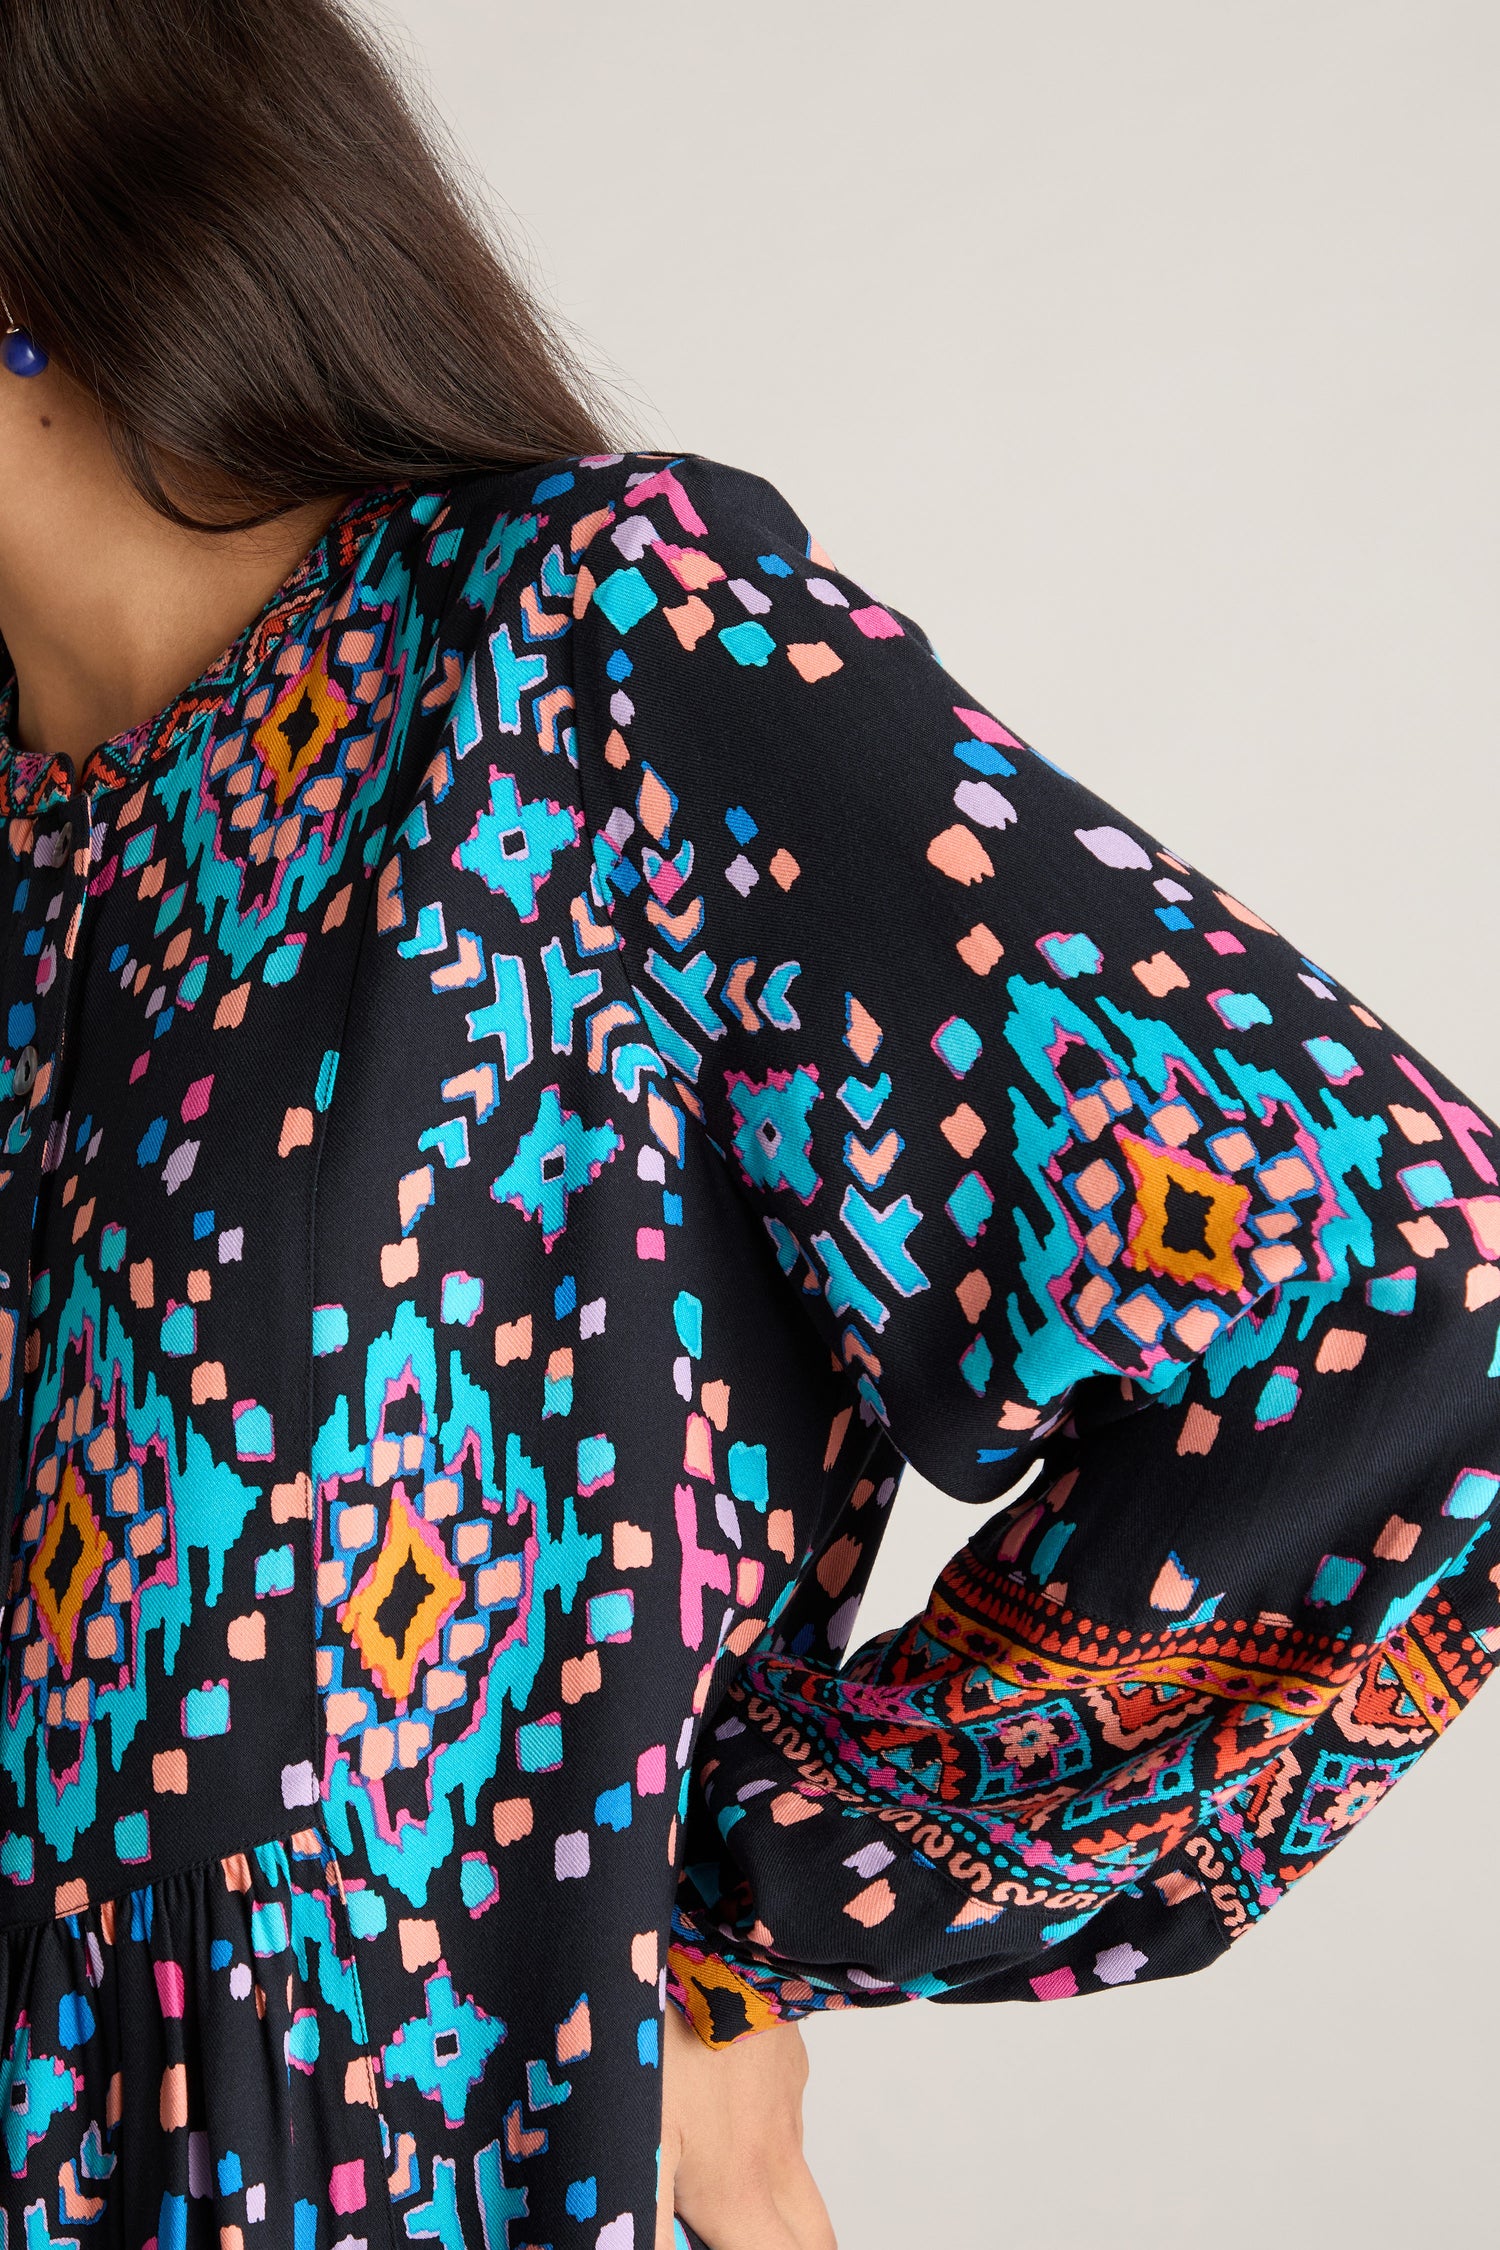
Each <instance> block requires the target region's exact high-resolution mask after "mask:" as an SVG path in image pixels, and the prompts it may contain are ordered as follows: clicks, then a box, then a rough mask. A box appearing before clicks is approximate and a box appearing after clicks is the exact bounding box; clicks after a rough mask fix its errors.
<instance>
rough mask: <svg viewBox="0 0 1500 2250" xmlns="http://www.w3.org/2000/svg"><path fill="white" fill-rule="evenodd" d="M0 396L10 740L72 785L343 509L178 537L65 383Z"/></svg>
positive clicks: (0, 580)
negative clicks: (70, 775) (70, 773)
mask: <svg viewBox="0 0 1500 2250" xmlns="http://www.w3.org/2000/svg"><path fill="white" fill-rule="evenodd" d="M10 383H11V393H10V396H9V397H8V398H7V400H6V417H5V418H6V427H5V431H4V438H5V444H4V454H5V466H6V469H7V472H8V473H7V475H6V477H5V479H4V490H3V494H0V637H3V639H4V642H5V645H6V648H7V649H8V651H9V654H10V659H11V663H12V664H13V666H14V668H15V675H16V687H17V706H16V731H17V734H18V737H19V740H20V741H21V743H22V744H23V745H24V747H25V748H26V749H28V750H34V751H39V752H41V753H42V754H44V755H45V756H48V757H62V758H67V759H68V760H70V761H71V763H72V764H73V766H74V767H75V769H78V770H81V769H82V766H83V764H84V762H85V760H86V759H87V758H88V756H89V753H90V752H91V751H92V750H94V749H96V748H97V747H98V746H99V745H100V744H101V743H104V742H108V741H109V740H111V739H112V737H114V736H115V735H118V734H123V733H125V732H127V731H129V730H130V729H131V728H133V727H137V726H139V725H141V724H142V723H143V722H144V721H145V720H147V719H150V718H152V717H154V715H155V714H156V713H157V712H158V711H160V710H161V709H163V707H164V706H165V705H166V704H168V703H170V702H171V700H172V699H173V697H174V696H176V695H178V694H180V693H181V691H182V690H183V689H184V688H185V687H188V686H189V685H191V683H192V681H193V680H195V679H196V678H197V677H198V675H199V674H200V673H201V672H202V671H204V670H205V669H206V668H207V667H208V666H209V665H210V664H212V663H213V661H214V659H215V658H216V657H218V656H220V655H221V654H222V653H223V651H224V650H225V649H226V648H228V647H229V646H230V644H231V643H232V642H233V641H234V640H236V639H237V638H238V636H239V635H240V634H241V633H242V632H243V631H244V629H245V627H246V626H247V625H248V624H249V623H250V622H251V620H252V619H253V618H254V617H255V616H256V615H257V614H258V612H259V611H260V610H261V609H262V608H263V607H264V605H265V604H266V602H267V601H268V600H269V599H270V597H271V596H272V595H273V594H274V593H275V591H276V589H277V587H278V586H280V585H281V584H282V583H283V581H284V580H285V579H286V578H287V577H289V576H290V574H291V572H292V571H293V570H294V569H295V567H296V565H297V563H298V562H299V561H300V560H301V558H302V557H303V555H305V554H306V553H307V551H308V549H309V548H310V547H312V546H314V545H315V544H316V542H317V540H318V539H319V538H320V537H321V536H322V534H323V532H324V531H325V530H326V528H327V526H328V524H329V523H330V522H331V521H332V519H333V517H334V515H335V514H336V513H337V512H338V509H339V506H340V505H341V503H340V502H339V501H338V500H334V499H329V500H322V501H318V502H315V503H313V504H311V505H310V506H308V507H305V508H300V509H298V510H296V511H295V513H293V514H291V515H287V516H283V517H280V518H278V520H277V521H276V522H275V523H273V524H268V525H265V526H263V527H261V528H260V529H258V530H256V531H248V532H229V533H224V534H214V533H208V532H193V531H184V530H183V529H181V528H180V527H179V526H178V525H176V524H173V523H169V522H168V521H167V519H166V518H165V517H164V516H160V515H158V514H156V512H155V511H154V510H153V509H152V508H150V507H148V506H147V504H146V503H145V501H143V500H142V499H141V498H140V496H139V494H138V493H137V492H136V491H135V490H134V488H133V487H132V486H131V484H130V483H129V481H128V479H127V478H126V477H125V476H124V475H123V474H122V472H121V470H120V468H119V466H118V464H117V462H116V460H115V458H114V454H113V452H112V450H111V448H110V446H109V443H108V439H107V436H106V434H105V432H104V430H103V428H102V426H101V425H100V424H99V422H98V419H97V416H96V415H95V414H94V412H93V410H92V409H91V408H90V407H89V406H87V404H86V403H85V402H84V400H83V395H82V393H81V392H78V391H77V390H76V389H75V388H74V387H73V386H71V385H69V384H67V382H66V379H65V378H63V377H60V376H57V375H55V374H54V373H53V372H52V371H50V370H49V372H48V373H47V374H46V375H43V376H40V377H37V378H35V379H33V380H32V381H30V382H26V383H17V381H16V379H15V378H11V379H10ZM17 393H19V394H21V395H20V398H19V399H18V397H17ZM23 411H24V413H25V423H24V424H22V423H21V422H20V420H19V417H20V415H21V414H22V412H23ZM188 504H191V503H188Z"/></svg>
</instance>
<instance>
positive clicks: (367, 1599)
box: [340, 1486, 464, 1703]
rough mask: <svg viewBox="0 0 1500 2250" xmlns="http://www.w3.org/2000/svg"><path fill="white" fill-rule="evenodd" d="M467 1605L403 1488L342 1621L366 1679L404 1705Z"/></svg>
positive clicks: (445, 1559) (461, 1586) (459, 1583)
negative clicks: (441, 1637)
mask: <svg viewBox="0 0 1500 2250" xmlns="http://www.w3.org/2000/svg"><path fill="white" fill-rule="evenodd" d="M463 1598H464V1582H463V1580H462V1579H461V1578H460V1577H459V1575H458V1573H457V1571H456V1570H455V1569H454V1568H453V1565H452V1564H451V1563H450V1562H449V1560H448V1557H447V1556H446V1555H445V1554H444V1552H443V1549H442V1547H441V1546H440V1544H439V1543H438V1540H437V1538H436V1537H435V1535H434V1534H433V1533H432V1532H431V1531H429V1530H428V1528H427V1526H426V1525H425V1524H424V1523H422V1522H421V1521H420V1520H419V1519H418V1518H417V1517H416V1516H415V1515H413V1513H412V1511H411V1508H410V1507H409V1506H408V1504H407V1501H406V1497H405V1495H404V1494H403V1493H402V1491H401V1490H400V1488H399V1486H398V1487H397V1489H396V1492H395V1494H394V1496H393V1498H392V1501H391V1519H390V1522H389V1524H388V1525H387V1526H386V1534H385V1540H384V1543H383V1544H382V1546H381V1549H380V1552H379V1554H378V1555H377V1556H376V1557H375V1560H374V1562H373V1564H372V1565H371V1567H370V1569H369V1571H368V1572H367V1573H366V1575H365V1577H364V1578H363V1579H362V1580H361V1582H360V1584H359V1585H358V1586H356V1587H355V1589H354V1592H353V1593H352V1594H351V1595H350V1596H349V1599H348V1600H347V1601H346V1602H345V1604H344V1608H343V1614H342V1616H341V1618H340V1623H341V1624H342V1626H343V1628H344V1631H345V1632H346V1633H347V1634H348V1636H349V1638H350V1640H351V1641H353V1643H354V1645H355V1647H356V1648H357V1649H358V1651H359V1654H360V1659H361V1661H362V1663H363V1664H364V1667H365V1669H366V1671H367V1672H368V1673H369V1674H370V1676H371V1677H372V1679H374V1680H375V1682H376V1683H377V1685H378V1686H379V1687H381V1688H382V1689H383V1690H384V1692H385V1693H386V1694H387V1695H389V1696H391V1697H392V1698H393V1699H394V1700H395V1701H396V1702H398V1703H404V1702H405V1700H406V1698H407V1697H408V1696H409V1695H410V1694H411V1690H412V1682H413V1681H414V1680H415V1678H416V1676H417V1666H418V1665H419V1664H420V1663H421V1661H422V1657H423V1654H424V1652H425V1651H426V1650H427V1649H428V1648H430V1647H431V1645H432V1642H433V1641H434V1640H435V1638H436V1637H437V1635H438V1633H439V1632H441V1630H442V1628H443V1626H444V1625H446V1624H447V1622H448V1619H449V1618H450V1617H451V1616H452V1615H453V1612H454V1611H455V1610H456V1609H457V1607H458V1605H459V1603H460V1602H461V1601H462V1600H463Z"/></svg>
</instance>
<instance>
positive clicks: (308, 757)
mask: <svg viewBox="0 0 1500 2250" xmlns="http://www.w3.org/2000/svg"><path fill="white" fill-rule="evenodd" d="M352 717H353V711H352V708H351V706H350V704H349V703H348V702H347V700H346V699H345V696H344V692H343V690H342V688H340V686H339V685H338V682H337V681H336V680H332V679H330V678H329V676H328V651H327V648H326V647H323V648H320V649H319V651H318V653H317V655H316V656H315V657H314V659H313V661H312V663H311V664H310V665H309V666H308V668H307V670H306V671H305V672H299V673H298V675H297V677H296V679H295V680H292V681H290V682H289V683H288V684H287V686H286V687H285V688H284V689H283V690H282V693H281V695H280V696H279V697H278V699H277V701H276V703H275V704H274V706H273V707H272V709H271V711H270V713H269V715H268V716H267V717H266V718H265V719H264V720H262V722H261V724H260V726H259V728H258V729H257V730H256V736H255V747H256V749H257V750H258V751H259V753H260V756H261V760H262V763H263V764H264V765H265V766H266V767H267V768H268V769H269V771H270V773H271V775H272V778H273V783H274V787H275V793H276V803H277V807H278V809H279V808H280V807H281V806H283V805H284V804H285V803H286V801H287V799H288V797H290V796H291V795H292V793H293V792H294V790H295V789H296V787H297V784H298V783H299V782H300V781H301V779H302V777H303V775H304V774H305V773H308V772H310V771H311V769H312V768H313V767H314V766H315V765H316V764H317V762H318V760H319V758H321V757H322V755H323V752H324V751H325V750H326V749H327V748H328V745H329V743H330V742H332V740H333V738H334V736H335V735H336V734H337V733H338V731H339V729H340V727H344V726H347V725H348V723H349V721H350V719H351V718H352Z"/></svg>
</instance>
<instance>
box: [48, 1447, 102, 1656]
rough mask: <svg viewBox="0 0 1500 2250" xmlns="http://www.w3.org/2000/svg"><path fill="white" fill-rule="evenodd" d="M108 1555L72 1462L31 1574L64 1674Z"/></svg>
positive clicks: (65, 1470) (59, 1491)
mask: <svg viewBox="0 0 1500 2250" xmlns="http://www.w3.org/2000/svg"><path fill="white" fill-rule="evenodd" d="M109 1553H110V1548H109V1541H108V1540H107V1539H106V1538H105V1536H104V1533H103V1532H102V1531H101V1530H100V1528H99V1520H98V1518H97V1516H96V1515H95V1514H94V1511H93V1509H92V1507H91V1506H90V1504H89V1496H88V1494H87V1493H86V1492H85V1491H84V1489H83V1486H82V1485H81V1484H80V1483H79V1481H78V1472H77V1470H76V1469H75V1468H74V1467H73V1464H72V1462H71V1461H70V1462H69V1463H68V1465H67V1467H66V1468H65V1469H64V1470H63V1473H62V1482H61V1484H60V1486H59V1488H58V1494H57V1498H56V1500H55V1501H54V1503H53V1506H52V1513H51V1515H50V1516H49V1517H48V1519H47V1529H46V1531H45V1532H44V1533H43V1535H42V1543H41V1545H40V1546H39V1547H38V1548H37V1551H36V1553H35V1554H34V1555H33V1556H32V1558H31V1569H30V1571H29V1573H28V1576H29V1578H30V1581H31V1591H32V1593H33V1595H34V1596H35V1597H36V1606H37V1609H38V1612H39V1613H40V1615H41V1619H42V1623H43V1624H44V1625H45V1626H46V1628H47V1637H48V1639H49V1640H50V1641H51V1643H52V1645H53V1647H54V1648H55V1649H56V1650H57V1653H58V1655H59V1657H60V1658H61V1659H62V1667H63V1670H64V1671H65V1672H71V1670H72V1669H73V1645H74V1642H75V1641H76V1639H77V1637H78V1620H79V1617H80V1615H81V1614H82V1610H83V1605H84V1603H85V1602H86V1601H87V1600H88V1598H89V1595H90V1594H91V1593H92V1592H93V1590H94V1588H95V1586H96V1585H97V1584H98V1582H99V1574H100V1572H101V1571H102V1570H103V1568H104V1566H105V1564H106V1563H107V1562H108V1560H109Z"/></svg>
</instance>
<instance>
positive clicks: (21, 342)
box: [0, 312, 47, 376]
mask: <svg viewBox="0 0 1500 2250" xmlns="http://www.w3.org/2000/svg"><path fill="white" fill-rule="evenodd" d="M5 317H6V321H7V323H8V326H7V327H6V331H5V344H4V348H3V350H0V358H3V359H4V361H5V364H6V366H7V367H8V368H9V370H10V372H11V374H12V375H22V376H26V375H40V374H41V372H42V370H43V369H44V368H45V367H46V365H47V354H46V353H45V352H44V351H43V350H42V347H41V345H40V344H39V343H38V342H37V341H36V339H35V337H34V336H33V335H32V333H31V331H30V329H29V328H17V327H16V325H15V323H14V322H13V321H11V318H10V314H9V313H8V312H7V314H6V316H5Z"/></svg>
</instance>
